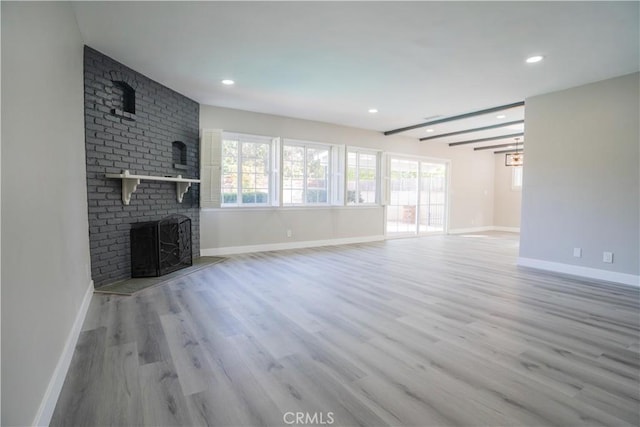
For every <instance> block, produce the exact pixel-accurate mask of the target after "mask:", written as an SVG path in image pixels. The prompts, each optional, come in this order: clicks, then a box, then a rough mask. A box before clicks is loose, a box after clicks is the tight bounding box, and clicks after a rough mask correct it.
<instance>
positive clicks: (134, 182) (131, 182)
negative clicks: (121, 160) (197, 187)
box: [105, 170, 200, 205]
mask: <svg viewBox="0 0 640 427" xmlns="http://www.w3.org/2000/svg"><path fill="white" fill-rule="evenodd" d="M105 177H107V178H111V179H121V180H122V203H124V204H125V205H128V204H129V202H130V201H131V195H132V194H133V193H134V192H135V191H136V189H137V188H138V184H140V181H142V180H145V181H168V182H175V183H176V196H177V198H178V203H182V198H183V197H184V193H186V192H187V191H188V190H189V187H191V184H193V183H194V182H200V180H199V179H188V178H183V177H182V175H178V176H176V177H173V176H151V175H131V173H130V172H129V171H128V170H124V171H122V173H108V174H106V175H105Z"/></svg>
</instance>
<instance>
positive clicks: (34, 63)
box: [2, 1, 90, 426]
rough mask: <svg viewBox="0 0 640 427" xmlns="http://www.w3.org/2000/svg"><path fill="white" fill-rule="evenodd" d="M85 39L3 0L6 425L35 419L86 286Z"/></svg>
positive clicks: (36, 10) (55, 19) (52, 8)
mask: <svg viewBox="0 0 640 427" xmlns="http://www.w3.org/2000/svg"><path fill="white" fill-rule="evenodd" d="M82 98H83V97H82V40H81V38H80V33H79V30H78V26H77V24H76V22H75V15H74V14H73V11H72V10H71V6H69V4H67V3H21V4H18V3H8V2H4V1H3V2H2V249H3V250H2V425H3V426H10V425H19V426H25V425H30V424H31V423H32V422H33V421H34V418H35V416H36V413H37V411H38V407H39V405H40V403H41V401H42V398H43V396H44V395H45V390H46V389H47V385H48V384H49V381H50V379H51V377H52V375H53V373H54V371H55V368H56V365H57V363H58V360H59V359H60V356H61V354H62V351H63V348H64V345H65V342H66V340H67V338H68V336H69V333H70V331H71V329H72V325H73V323H74V319H75V318H76V316H77V314H78V312H79V310H80V307H81V305H82V301H83V298H84V296H85V294H86V292H87V290H89V286H90V276H89V240H88V237H87V236H88V233H87V230H88V222H87V193H86V180H85V158H84V121H83V106H82V102H83V101H82Z"/></svg>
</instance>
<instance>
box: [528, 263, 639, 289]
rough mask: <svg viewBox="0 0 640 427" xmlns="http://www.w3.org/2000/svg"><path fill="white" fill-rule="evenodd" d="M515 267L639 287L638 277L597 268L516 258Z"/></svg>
mask: <svg viewBox="0 0 640 427" xmlns="http://www.w3.org/2000/svg"><path fill="white" fill-rule="evenodd" d="M517 265H519V266H521V267H529V268H535V269H537V270H546V271H553V272H555V273H562V274H569V275H572V276H580V277H586V278H588V279H596V280H604V281H607V282H614V283H622V284H624V285H631V286H639V287H640V276H636V275H634V274H627V273H619V272H617V271H608V270H600V269H598V268H591V267H582V266H579V265H571V264H563V263H560V262H552V261H544V260H541V259H534V258H524V257H518V262H517Z"/></svg>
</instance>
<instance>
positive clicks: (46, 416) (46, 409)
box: [32, 280, 94, 426]
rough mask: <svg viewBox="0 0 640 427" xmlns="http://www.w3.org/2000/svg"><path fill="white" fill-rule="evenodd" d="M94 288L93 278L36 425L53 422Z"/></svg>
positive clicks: (50, 382)
mask: <svg viewBox="0 0 640 427" xmlns="http://www.w3.org/2000/svg"><path fill="white" fill-rule="evenodd" d="M93 290H94V286H93V280H91V281H90V282H89V286H88V287H87V290H86V292H85V294H84V298H83V299H82V303H81V304H80V309H79V310H78V313H77V314H76V318H75V320H74V321H73V325H72V326H71V331H69V335H68V336H67V340H66V342H65V344H64V348H63V349H62V354H61V355H60V358H59V359H58V364H57V365H56V369H55V370H54V371H53V375H52V376H51V380H49V385H48V386H47V390H46V391H45V393H44V397H43V398H42V401H41V402H40V407H39V408H38V412H37V413H36V417H35V419H34V420H33V423H32V425H34V426H48V425H49V423H50V422H51V417H52V416H53V411H54V409H55V408H56V403H58V398H59V397H60V391H61V390H62V385H63V384H64V380H65V378H66V377H67V371H69V366H70V365H71V358H72V357H73V353H74V351H75V349H76V344H77V343H78V338H79V337H80V332H81V331H82V325H83V323H84V319H85V317H86V316H87V311H88V310H89V304H90V303H91V297H92V296H93Z"/></svg>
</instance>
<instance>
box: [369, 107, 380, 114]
mask: <svg viewBox="0 0 640 427" xmlns="http://www.w3.org/2000/svg"><path fill="white" fill-rule="evenodd" d="M369 112H370V113H371V114H375V113H377V112H378V110H377V109H376V108H369Z"/></svg>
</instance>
